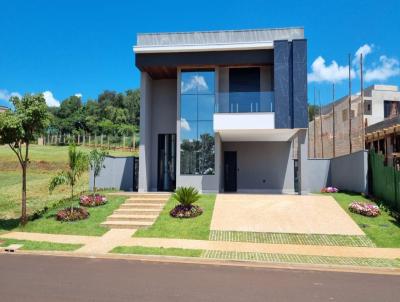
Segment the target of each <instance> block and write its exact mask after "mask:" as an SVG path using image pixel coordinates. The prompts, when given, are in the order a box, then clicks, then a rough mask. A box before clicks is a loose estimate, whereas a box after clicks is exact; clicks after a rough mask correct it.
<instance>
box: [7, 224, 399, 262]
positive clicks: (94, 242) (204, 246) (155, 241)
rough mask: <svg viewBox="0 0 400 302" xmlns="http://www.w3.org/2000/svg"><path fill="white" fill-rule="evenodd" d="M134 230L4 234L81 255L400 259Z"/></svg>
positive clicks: (386, 253) (369, 251)
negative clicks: (158, 252) (133, 252)
mask: <svg viewBox="0 0 400 302" xmlns="http://www.w3.org/2000/svg"><path fill="white" fill-rule="evenodd" d="M134 232H135V230H121V229H111V230H110V231H108V232H107V233H106V234H105V235H103V236H102V237H96V236H76V235H56V234H41V233H27V232H11V233H8V234H3V235H1V236H0V237H1V238H7V239H19V240H32V241H48V242H57V243H72V244H74V243H76V244H84V246H83V247H82V248H80V249H78V250H76V251H74V252H73V253H80V254H82V253H85V254H107V253H108V252H110V251H111V250H112V249H113V248H115V247H117V246H143V247H163V248H182V249H200V250H204V251H226V252H254V253H271V254H291V255H310V256H335V257H359V258H382V259H396V258H400V248H371V247H345V246H315V245H295V244H265V243H247V242H227V241H208V240H188V239H167V238H134V237H132V234H133V233H134Z"/></svg>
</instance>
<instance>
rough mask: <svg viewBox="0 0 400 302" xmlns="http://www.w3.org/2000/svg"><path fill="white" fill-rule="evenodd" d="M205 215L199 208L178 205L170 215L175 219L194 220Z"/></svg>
mask: <svg viewBox="0 0 400 302" xmlns="http://www.w3.org/2000/svg"><path fill="white" fill-rule="evenodd" d="M202 213H203V210H202V208H200V207H199V206H194V205H191V206H184V205H181V204H179V205H177V206H176V207H175V208H173V209H172V210H171V211H170V212H169V214H170V215H171V216H172V217H175V218H193V217H197V216H199V215H201V214H202Z"/></svg>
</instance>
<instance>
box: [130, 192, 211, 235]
mask: <svg viewBox="0 0 400 302" xmlns="http://www.w3.org/2000/svg"><path fill="white" fill-rule="evenodd" d="M176 204H177V203H176V201H174V200H173V199H172V198H170V199H169V200H168V202H167V204H166V205H165V207H164V209H163V211H162V212H161V214H160V216H159V217H158V218H157V220H156V222H155V223H154V224H153V225H152V226H151V227H150V228H148V229H140V230H138V231H137V232H136V233H135V234H134V237H163V238H181V239H204V240H208V237H209V235H210V224H211V217H212V213H213V210H214V204H215V194H204V195H201V198H200V200H199V201H198V202H197V203H196V204H197V205H198V206H200V207H201V208H202V209H203V210H204V212H203V214H202V215H200V216H198V217H195V218H181V219H179V218H173V217H171V216H170V215H169V211H170V210H171V209H172V208H173V207H175V205H176Z"/></svg>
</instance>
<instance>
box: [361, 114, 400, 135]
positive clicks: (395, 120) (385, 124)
mask: <svg viewBox="0 0 400 302" xmlns="http://www.w3.org/2000/svg"><path fill="white" fill-rule="evenodd" d="M398 125H400V116H395V117H392V118H389V119H386V120H383V121H381V122H379V123H376V124H373V125H371V126H368V127H367V128H365V133H366V134H368V133H372V132H375V131H379V130H383V129H386V128H390V127H393V126H398Z"/></svg>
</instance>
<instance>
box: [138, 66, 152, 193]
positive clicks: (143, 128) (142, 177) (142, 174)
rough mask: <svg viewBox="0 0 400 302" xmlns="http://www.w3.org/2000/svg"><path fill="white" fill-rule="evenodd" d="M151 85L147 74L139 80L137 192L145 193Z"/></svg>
mask: <svg viewBox="0 0 400 302" xmlns="http://www.w3.org/2000/svg"><path fill="white" fill-rule="evenodd" d="M151 85H152V79H151V78H150V76H149V75H148V74H147V72H142V73H141V79H140V145H139V184H138V186H139V188H138V190H139V192H147V191H148V190H149V185H150V171H151V111H150V110H151Z"/></svg>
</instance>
